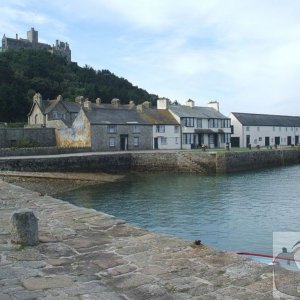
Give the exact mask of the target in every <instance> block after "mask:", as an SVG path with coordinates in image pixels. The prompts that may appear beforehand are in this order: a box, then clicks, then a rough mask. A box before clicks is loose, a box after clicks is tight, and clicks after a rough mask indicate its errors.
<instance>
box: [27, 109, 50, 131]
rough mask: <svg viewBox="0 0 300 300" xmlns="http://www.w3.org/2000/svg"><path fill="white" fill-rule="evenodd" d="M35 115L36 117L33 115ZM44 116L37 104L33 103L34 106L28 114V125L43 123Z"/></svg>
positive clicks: (40, 124)
mask: <svg viewBox="0 0 300 300" xmlns="http://www.w3.org/2000/svg"><path fill="white" fill-rule="evenodd" d="M35 116H37V118H36V117H35ZM45 124H46V122H45V116H44V115H43V113H42V112H41V110H40V108H39V106H38V105H37V104H35V105H34V108H33V110H32V112H31V115H29V116H28V125H30V126H32V125H39V126H42V125H45Z"/></svg>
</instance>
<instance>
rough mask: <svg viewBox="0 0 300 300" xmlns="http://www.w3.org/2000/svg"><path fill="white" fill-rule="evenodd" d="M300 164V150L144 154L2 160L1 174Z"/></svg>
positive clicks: (197, 169)
mask: <svg viewBox="0 0 300 300" xmlns="http://www.w3.org/2000/svg"><path fill="white" fill-rule="evenodd" d="M299 162H300V148H299V147H293V148H289V149H284V150H283V149H282V150H255V151H254V150H252V151H247V152H235V151H227V152H202V151H144V152H118V153H100V152H99V153H95V152H89V153H73V154H63V155H44V156H32V157H26V156H24V157H2V158H0V170H1V171H5V170H7V171H29V172H38V171H44V172H53V171H55V172H58V171H61V172H66V171H70V172H72V171H74V172H75V171H77V172H78V171H82V172H100V171H101V172H130V171H138V172H155V171H164V172H185V173H188V172H190V173H203V174H215V173H217V174H222V173H231V172H237V171H246V170H253V169H259V168H265V167H275V166H282V165H287V164H298V163H299Z"/></svg>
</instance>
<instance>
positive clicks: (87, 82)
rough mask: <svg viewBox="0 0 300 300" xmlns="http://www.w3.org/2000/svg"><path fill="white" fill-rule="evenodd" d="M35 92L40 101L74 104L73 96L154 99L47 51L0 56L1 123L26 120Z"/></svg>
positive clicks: (107, 73) (125, 100) (103, 72)
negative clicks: (60, 100) (56, 99)
mask: <svg viewBox="0 0 300 300" xmlns="http://www.w3.org/2000/svg"><path fill="white" fill-rule="evenodd" d="M35 92H39V93H41V94H42V96H43V99H48V98H49V99H54V98H56V97H57V96H58V95H62V96H63V98H64V100H67V101H74V100H75V97H76V96H84V97H87V98H89V99H90V100H92V101H94V100H95V99H96V98H98V97H100V98H101V100H102V101H103V102H105V103H108V102H110V101H111V99H112V98H119V99H120V100H121V103H128V102H129V101H130V100H133V101H134V102H135V103H136V104H137V103H141V102H143V101H146V100H147V101H151V102H154V101H155V100H156V99H157V96H156V95H150V94H149V93H148V92H147V91H145V90H143V89H141V88H138V87H137V86H133V85H132V84H131V83H130V82H129V81H128V80H126V79H124V78H120V77H118V76H116V75H114V74H113V73H111V72H110V71H109V70H101V71H100V70H94V69H93V68H92V67H89V66H85V67H83V68H82V67H79V66H78V65H77V64H76V63H70V64H67V62H66V60H65V59H64V58H62V57H59V56H56V55H52V54H50V53H48V52H47V51H43V50H29V49H28V50H27V49H22V50H10V51H7V52H3V53H0V122H22V121H26V120H27V113H28V112H29V110H30V107H31V104H32V97H33V95H34V94H35Z"/></svg>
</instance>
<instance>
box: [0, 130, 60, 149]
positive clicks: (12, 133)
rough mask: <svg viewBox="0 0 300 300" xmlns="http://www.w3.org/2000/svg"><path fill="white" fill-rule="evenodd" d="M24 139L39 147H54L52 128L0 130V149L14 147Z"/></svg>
mask: <svg viewBox="0 0 300 300" xmlns="http://www.w3.org/2000/svg"><path fill="white" fill-rule="evenodd" d="M24 139H26V140H30V141H32V142H33V143H35V144H36V145H38V146H40V147H53V146H56V140H55V131H54V129H53V128H0V148H9V147H14V146H15V145H16V144H17V143H18V141H21V140H24Z"/></svg>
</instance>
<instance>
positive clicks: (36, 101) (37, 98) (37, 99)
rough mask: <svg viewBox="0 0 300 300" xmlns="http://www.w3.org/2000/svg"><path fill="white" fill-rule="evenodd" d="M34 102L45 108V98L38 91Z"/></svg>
mask: <svg viewBox="0 0 300 300" xmlns="http://www.w3.org/2000/svg"><path fill="white" fill-rule="evenodd" d="M33 102H35V103H37V104H38V105H39V107H40V108H41V109H43V99H42V95H41V94H40V93H36V94H35V95H34V96H33Z"/></svg>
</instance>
